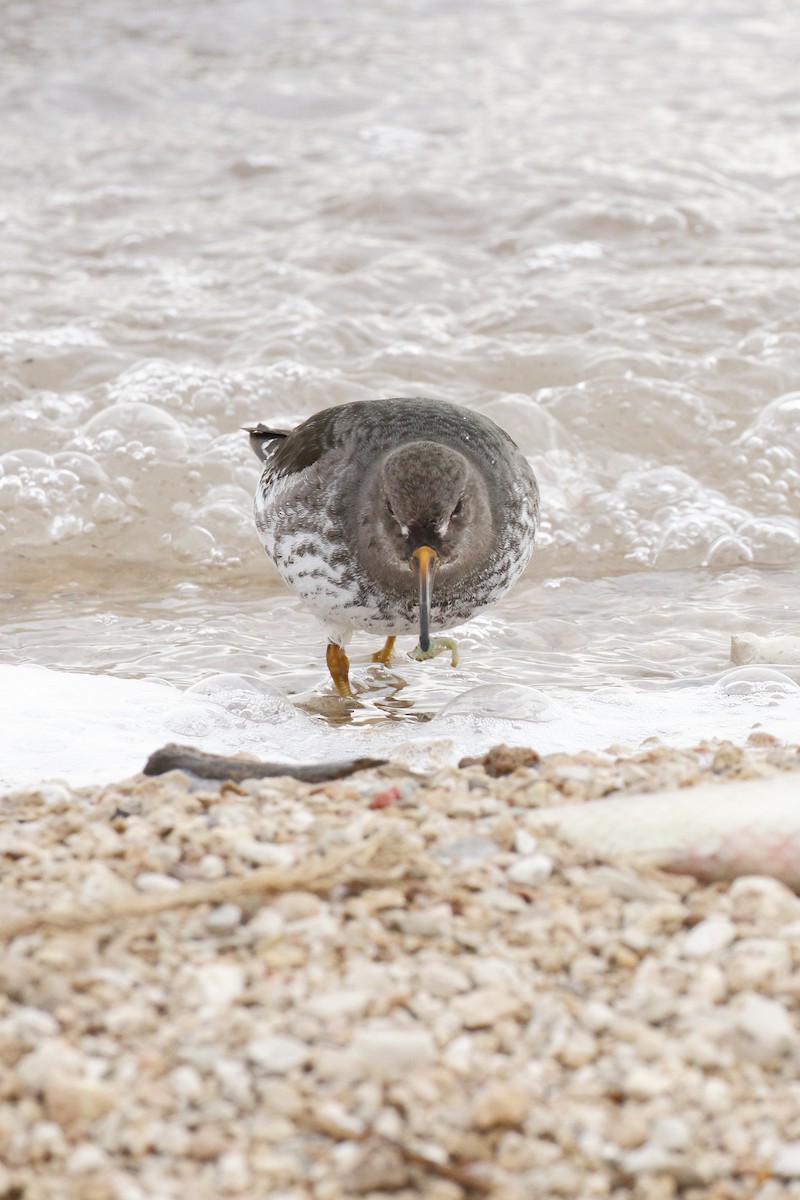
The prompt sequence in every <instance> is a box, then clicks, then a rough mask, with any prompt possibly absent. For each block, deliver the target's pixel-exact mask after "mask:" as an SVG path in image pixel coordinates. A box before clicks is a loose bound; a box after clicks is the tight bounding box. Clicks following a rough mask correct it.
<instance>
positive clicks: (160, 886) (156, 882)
mask: <svg viewBox="0 0 800 1200" xmlns="http://www.w3.org/2000/svg"><path fill="white" fill-rule="evenodd" d="M136 886H137V888H138V889H139V891H140V892H166V891H174V890H175V889H176V888H179V887H180V886H181V885H180V881H179V880H177V879H173V877H172V876H171V875H161V874H160V873H159V872H158V871H142V873H141V875H137V876H136Z"/></svg>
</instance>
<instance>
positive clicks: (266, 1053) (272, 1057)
mask: <svg viewBox="0 0 800 1200" xmlns="http://www.w3.org/2000/svg"><path fill="white" fill-rule="evenodd" d="M247 1057H248V1059H249V1060H250V1062H251V1063H253V1064H254V1065H255V1066H256V1067H260V1068H261V1070H262V1071H265V1072H266V1074H267V1075H285V1074H286V1073H287V1071H292V1070H293V1069H294V1068H295V1067H299V1066H301V1065H302V1064H303V1063H304V1062H306V1060H307V1059H308V1046H307V1045H306V1044H305V1042H301V1041H300V1040H299V1038H295V1037H291V1036H289V1035H287V1034H274V1035H273V1036H271V1037H262V1038H254V1039H253V1041H252V1042H249V1043H248V1045H247Z"/></svg>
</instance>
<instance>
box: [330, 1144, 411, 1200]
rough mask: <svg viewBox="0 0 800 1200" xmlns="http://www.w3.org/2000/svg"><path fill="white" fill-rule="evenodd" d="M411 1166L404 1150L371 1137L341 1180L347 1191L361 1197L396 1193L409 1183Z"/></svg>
mask: <svg viewBox="0 0 800 1200" xmlns="http://www.w3.org/2000/svg"><path fill="white" fill-rule="evenodd" d="M410 1181H411V1180H410V1176H409V1170H408V1164H407V1163H406V1161H405V1159H404V1158H403V1154H402V1151H401V1150H400V1149H399V1147H398V1146H394V1145H393V1144H392V1143H391V1142H387V1141H384V1139H383V1138H378V1137H375V1138H370V1139H369V1140H368V1141H367V1142H365V1143H364V1145H363V1147H362V1149H361V1153H360V1155H359V1157H358V1159H357V1160H356V1162H355V1163H354V1164H353V1166H352V1167H351V1168H350V1170H349V1171H347V1172H346V1173H345V1174H344V1175H343V1177H342V1179H341V1186H342V1188H343V1189H344V1191H346V1192H350V1193H354V1194H356V1195H362V1194H364V1193H366V1192H377V1191H381V1192H386V1191H392V1192H393V1191H397V1190H398V1189H399V1188H404V1187H405V1186H406V1184H408V1183H410Z"/></svg>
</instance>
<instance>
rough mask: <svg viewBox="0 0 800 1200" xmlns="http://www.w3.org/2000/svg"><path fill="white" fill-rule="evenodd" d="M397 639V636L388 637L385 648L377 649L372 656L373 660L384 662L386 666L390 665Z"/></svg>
mask: <svg viewBox="0 0 800 1200" xmlns="http://www.w3.org/2000/svg"><path fill="white" fill-rule="evenodd" d="M396 641H397V638H396V637H387V639H386V641H385V643H384V646H383V649H382V650H376V651H375V653H374V654H373V656H372V661H373V662H379V663H383V665H384V666H385V667H388V666H389V664H390V663H391V661H392V651H393V650H394V644H395V642H396Z"/></svg>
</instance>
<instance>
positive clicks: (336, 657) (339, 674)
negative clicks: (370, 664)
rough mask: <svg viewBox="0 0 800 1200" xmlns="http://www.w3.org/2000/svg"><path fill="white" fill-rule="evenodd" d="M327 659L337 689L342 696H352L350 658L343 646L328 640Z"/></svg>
mask: <svg viewBox="0 0 800 1200" xmlns="http://www.w3.org/2000/svg"><path fill="white" fill-rule="evenodd" d="M325 661H326V662H327V664H328V670H329V671H330V673H331V679H332V680H333V682H334V684H335V685H336V690H337V692H338V693H339V695H340V696H345V697H347V698H348V699H350V698H352V695H353V692H352V689H351V687H350V659H349V658H348V657H347V655H346V654H345V652H344V649H343V648H342V647H341V646H337V645H336V643H335V642H328V650H327V653H326V655H325Z"/></svg>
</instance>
